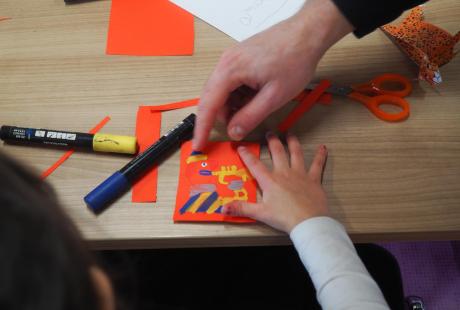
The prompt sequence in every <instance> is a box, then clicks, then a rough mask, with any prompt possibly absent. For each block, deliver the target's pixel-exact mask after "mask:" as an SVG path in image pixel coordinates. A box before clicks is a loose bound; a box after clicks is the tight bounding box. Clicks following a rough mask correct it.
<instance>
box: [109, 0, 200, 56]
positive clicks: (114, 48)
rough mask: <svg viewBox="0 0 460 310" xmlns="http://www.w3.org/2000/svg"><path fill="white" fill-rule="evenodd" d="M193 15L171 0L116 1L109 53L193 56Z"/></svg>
mask: <svg viewBox="0 0 460 310" xmlns="http://www.w3.org/2000/svg"><path fill="white" fill-rule="evenodd" d="M193 45H194V26H193V15H191V14H190V13H188V12H186V11H184V10H183V9H181V8H179V7H178V6H176V5H174V4H172V3H170V2H169V1H168V0H112V10H111V13H110V24H109V32H108V38H107V54H109V55H135V56H165V55H192V54H193Z"/></svg>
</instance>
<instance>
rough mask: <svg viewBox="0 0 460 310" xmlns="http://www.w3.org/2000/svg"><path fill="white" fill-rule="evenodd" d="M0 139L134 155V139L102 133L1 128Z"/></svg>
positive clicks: (135, 150) (13, 127) (135, 141)
mask: <svg viewBox="0 0 460 310" xmlns="http://www.w3.org/2000/svg"><path fill="white" fill-rule="evenodd" d="M0 139H1V140H4V141H6V142H15V143H22V144H38V145H44V146H62V147H78V148H84V149H90V150H93V151H95V152H112V153H125V154H135V153H136V152H137V139H136V137H129V136H118V135H110V134H103V133H96V134H91V133H83V132H70V131H62V130H52V129H37V128H25V127H16V126H2V127H1V128H0Z"/></svg>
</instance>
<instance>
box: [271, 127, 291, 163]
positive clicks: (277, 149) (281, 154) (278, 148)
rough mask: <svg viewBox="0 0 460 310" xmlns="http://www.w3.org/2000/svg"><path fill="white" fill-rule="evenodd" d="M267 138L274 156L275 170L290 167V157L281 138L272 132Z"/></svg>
mask: <svg viewBox="0 0 460 310" xmlns="http://www.w3.org/2000/svg"><path fill="white" fill-rule="evenodd" d="M266 138H267V142H268V149H269V150H270V154H271V156H272V161H273V168H274V169H275V170H285V169H289V158H288V155H287V154H286V150H285V149H284V146H283V144H282V143H281V141H280V139H278V137H277V136H276V135H275V134H273V133H272V132H268V133H267V135H266Z"/></svg>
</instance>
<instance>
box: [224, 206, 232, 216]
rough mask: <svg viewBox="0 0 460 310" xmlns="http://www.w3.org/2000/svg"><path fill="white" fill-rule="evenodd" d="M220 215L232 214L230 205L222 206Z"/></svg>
mask: <svg viewBox="0 0 460 310" xmlns="http://www.w3.org/2000/svg"><path fill="white" fill-rule="evenodd" d="M222 213H223V214H224V215H230V214H231V213H232V207H231V206H230V205H226V206H223V207H222Z"/></svg>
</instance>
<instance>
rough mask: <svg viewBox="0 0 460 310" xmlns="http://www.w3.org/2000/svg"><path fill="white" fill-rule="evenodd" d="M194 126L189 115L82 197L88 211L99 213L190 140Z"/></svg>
mask: <svg viewBox="0 0 460 310" xmlns="http://www.w3.org/2000/svg"><path fill="white" fill-rule="evenodd" d="M194 127H195V114H190V115H189V116H188V117H186V118H185V119H184V120H183V121H182V122H180V123H179V124H178V125H177V126H176V127H174V128H173V129H171V130H170V131H169V132H168V133H166V134H165V135H164V136H162V137H161V138H160V139H159V140H158V141H157V142H155V143H154V144H152V145H151V146H150V147H149V148H148V149H147V150H145V151H144V152H143V153H142V154H140V155H138V156H137V157H136V158H134V159H133V160H132V161H130V162H129V163H128V164H127V165H126V166H124V167H123V168H121V169H120V170H119V171H117V172H115V173H114V174H113V175H112V176H110V177H109V178H108V179H106V180H105V181H104V182H102V183H101V184H100V185H99V186H98V187H96V188H95V189H94V190H92V191H91V192H90V193H89V194H88V195H86V197H85V198H84V200H85V202H86V205H87V206H88V208H89V209H90V210H91V211H93V212H94V213H96V214H98V213H100V212H102V211H104V210H105V208H107V207H108V206H109V205H110V204H111V203H112V202H113V201H115V200H116V199H117V198H119V197H120V196H121V195H122V194H124V193H125V192H126V191H128V189H129V188H130V187H131V186H132V185H133V184H134V183H135V182H136V181H137V180H138V179H139V178H140V177H141V176H142V175H143V174H144V173H146V172H147V171H148V170H149V169H150V168H152V167H153V166H154V165H155V164H156V163H158V160H159V159H161V157H162V156H163V155H165V154H166V153H167V152H168V151H170V150H171V149H173V148H175V147H179V146H180V144H181V143H182V141H184V140H186V139H188V138H190V137H191V135H192V133H193V128H194Z"/></svg>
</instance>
